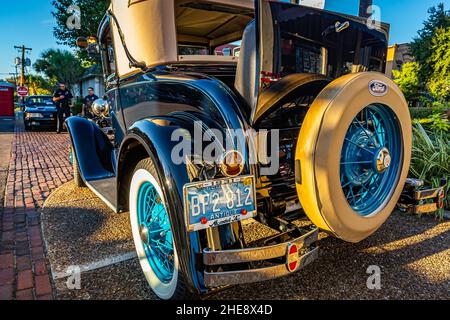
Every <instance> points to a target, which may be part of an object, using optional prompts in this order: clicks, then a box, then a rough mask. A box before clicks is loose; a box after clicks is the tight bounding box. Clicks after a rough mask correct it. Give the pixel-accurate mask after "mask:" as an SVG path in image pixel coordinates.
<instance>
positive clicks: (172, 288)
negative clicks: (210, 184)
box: [129, 165, 179, 300]
mask: <svg viewBox="0 0 450 320" xmlns="http://www.w3.org/2000/svg"><path fill="white" fill-rule="evenodd" d="M151 171H156V170H151ZM145 182H150V183H151V184H152V185H153V186H154V187H155V189H156V191H157V192H158V194H159V196H160V197H161V199H162V201H163V203H164V206H165V208H166V210H167V209H168V208H167V205H166V201H165V199H166V197H165V195H164V193H163V191H162V189H161V184H160V180H159V178H158V176H157V173H156V172H150V171H149V170H148V169H145V168H140V166H139V165H138V167H137V169H136V170H135V172H134V173H133V177H132V179H131V184H130V193H129V197H130V198H129V201H130V223H131V229H132V233H133V240H134V244H135V247H136V252H137V255H138V259H139V263H140V265H141V268H142V271H143V273H144V276H145V278H146V279H147V282H148V284H149V285H150V287H151V288H152V290H153V292H154V293H155V294H156V295H157V296H158V297H159V298H160V299H164V300H169V299H172V298H173V297H174V295H175V294H176V290H177V286H178V276H179V257H178V253H177V248H176V245H175V241H173V244H174V264H175V265H174V274H173V278H172V280H171V281H170V282H169V283H167V284H165V283H163V282H161V281H160V280H159V279H158V277H157V276H156V274H155V272H154V271H153V270H152V268H151V265H150V263H149V261H148V259H147V256H146V253H145V250H144V245H143V243H142V241H141V238H140V235H139V224H138V214H137V201H138V199H137V198H138V193H139V189H140V187H141V186H142V184H144V183H145ZM169 219H170V214H169ZM171 226H172V223H171ZM172 232H173V229H172Z"/></svg>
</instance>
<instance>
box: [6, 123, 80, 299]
mask: <svg viewBox="0 0 450 320" xmlns="http://www.w3.org/2000/svg"><path fill="white" fill-rule="evenodd" d="M68 146H69V136H68V135H67V134H62V135H56V134H55V133H53V132H25V131H24V129H23V125H22V124H21V123H20V121H19V122H18V124H17V125H16V128H15V132H14V139H13V142H12V151H11V159H10V164H9V171H8V180H7V183H6V191H5V203H4V209H3V212H0V300H12V299H17V300H34V299H38V300H44V299H53V298H54V295H53V289H52V280H51V276H50V272H49V269H48V263H47V261H46V257H45V248H44V243H43V240H42V233H41V224H40V210H39V209H40V208H41V207H42V205H43V204H44V201H45V199H46V198H47V197H48V195H49V194H50V193H51V192H52V191H53V190H55V189H56V188H58V187H59V186H61V185H62V184H64V183H66V182H67V181H70V180H71V179H72V168H71V165H70V162H69V155H68V151H67V150H68Z"/></svg>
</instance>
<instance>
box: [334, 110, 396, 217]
mask: <svg viewBox="0 0 450 320" xmlns="http://www.w3.org/2000/svg"><path fill="white" fill-rule="evenodd" d="M402 149H403V145H402V136H401V129H400V124H399V122H398V119H397V117H396V115H395V113H394V112H393V111H392V110H391V109H390V108H389V107H387V106H385V105H381V104H373V105H369V106H368V107H366V108H365V109H364V110H362V111H361V112H360V113H359V114H358V115H357V116H356V117H355V118H354V119H353V121H352V124H351V126H350V128H349V129H348V132H347V134H346V137H345V140H344V146H343V149H342V154H341V186H342V190H343V192H344V194H345V196H346V199H347V201H348V203H349V205H350V206H351V208H352V209H353V210H354V211H355V212H357V213H358V214H360V215H361V216H363V217H364V216H368V215H370V214H373V213H374V212H376V211H377V210H378V208H380V207H381V206H382V205H383V203H384V202H385V201H386V199H387V198H388V197H390V196H391V194H392V189H393V187H395V186H396V183H397V180H398V176H399V169H400V165H401V163H402V161H403V155H402Z"/></svg>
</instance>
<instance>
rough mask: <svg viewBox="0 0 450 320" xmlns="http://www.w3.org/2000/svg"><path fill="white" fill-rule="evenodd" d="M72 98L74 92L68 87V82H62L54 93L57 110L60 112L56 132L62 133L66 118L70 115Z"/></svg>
mask: <svg viewBox="0 0 450 320" xmlns="http://www.w3.org/2000/svg"><path fill="white" fill-rule="evenodd" d="M72 99H73V95H72V93H71V92H70V91H69V90H68V89H67V88H66V84H65V83H62V82H61V83H60V84H59V89H57V90H56V91H55V92H54V94H53V101H54V102H55V103H56V110H57V112H58V119H57V122H58V124H57V129H56V133H61V130H62V128H63V125H64V121H65V119H66V118H68V117H70V105H71V103H72Z"/></svg>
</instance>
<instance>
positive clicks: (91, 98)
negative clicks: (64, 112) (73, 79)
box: [83, 88, 98, 118]
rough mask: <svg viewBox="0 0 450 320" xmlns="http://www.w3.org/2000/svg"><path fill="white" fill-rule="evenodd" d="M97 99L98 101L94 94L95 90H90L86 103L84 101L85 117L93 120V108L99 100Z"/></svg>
mask: <svg viewBox="0 0 450 320" xmlns="http://www.w3.org/2000/svg"><path fill="white" fill-rule="evenodd" d="M97 99H98V97H97V96H96V95H95V93H94V88H89V89H88V95H87V96H86V97H85V98H84V101H83V104H84V106H83V111H84V112H83V115H84V116H85V117H88V118H93V117H94V115H93V114H92V109H91V107H92V104H93V103H94V101H95V100H97Z"/></svg>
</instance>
